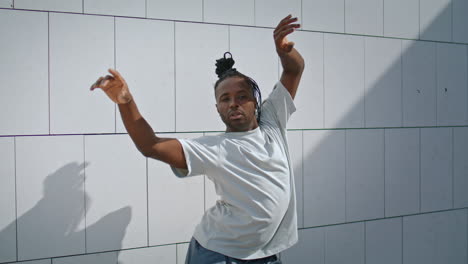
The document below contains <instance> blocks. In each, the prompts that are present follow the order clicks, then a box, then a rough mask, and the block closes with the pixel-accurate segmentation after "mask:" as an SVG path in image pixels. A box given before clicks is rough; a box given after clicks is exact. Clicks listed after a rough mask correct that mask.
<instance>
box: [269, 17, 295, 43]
mask: <svg viewBox="0 0 468 264" xmlns="http://www.w3.org/2000/svg"><path fill="white" fill-rule="evenodd" d="M297 21H298V19H297V17H292V16H291V15H288V16H287V17H285V18H283V19H282V20H281V21H280V22H279V24H278V26H277V27H276V28H275V30H274V31H273V38H274V40H275V44H276V47H277V48H279V49H281V50H283V51H286V52H289V51H291V50H292V48H293V47H294V42H289V41H288V40H287V38H286V36H288V35H289V34H291V33H293V32H294V31H295V30H296V29H297V28H299V27H300V26H301V25H300V24H298V23H294V22H297Z"/></svg>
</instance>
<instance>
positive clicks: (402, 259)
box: [400, 217, 405, 264]
mask: <svg viewBox="0 0 468 264" xmlns="http://www.w3.org/2000/svg"><path fill="white" fill-rule="evenodd" d="M400 219H401V264H403V261H404V258H403V257H404V255H405V254H404V253H403V250H404V249H405V248H404V245H403V243H405V240H404V238H403V235H404V229H403V217H401V218H400Z"/></svg>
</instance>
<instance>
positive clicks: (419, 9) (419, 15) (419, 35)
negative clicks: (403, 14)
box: [418, 0, 421, 39]
mask: <svg viewBox="0 0 468 264" xmlns="http://www.w3.org/2000/svg"><path fill="white" fill-rule="evenodd" d="M418 39H421V0H419V1H418Z"/></svg>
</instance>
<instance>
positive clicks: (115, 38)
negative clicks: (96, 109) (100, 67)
mask: <svg viewBox="0 0 468 264" xmlns="http://www.w3.org/2000/svg"><path fill="white" fill-rule="evenodd" d="M116 27H117V26H116V18H115V17H114V69H117V36H116V35H117V29H116ZM114 132H115V133H117V104H114Z"/></svg>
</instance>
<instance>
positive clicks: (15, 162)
mask: <svg viewBox="0 0 468 264" xmlns="http://www.w3.org/2000/svg"><path fill="white" fill-rule="evenodd" d="M16 148H17V147H16V137H13V155H14V159H13V164H14V167H15V168H14V173H15V232H16V261H18V260H19V257H18V254H19V252H18V183H17V177H18V173H17V167H18V164H17V155H18V153H17V152H16Z"/></svg>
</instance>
